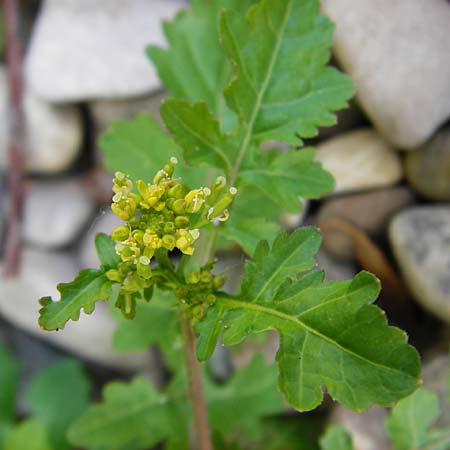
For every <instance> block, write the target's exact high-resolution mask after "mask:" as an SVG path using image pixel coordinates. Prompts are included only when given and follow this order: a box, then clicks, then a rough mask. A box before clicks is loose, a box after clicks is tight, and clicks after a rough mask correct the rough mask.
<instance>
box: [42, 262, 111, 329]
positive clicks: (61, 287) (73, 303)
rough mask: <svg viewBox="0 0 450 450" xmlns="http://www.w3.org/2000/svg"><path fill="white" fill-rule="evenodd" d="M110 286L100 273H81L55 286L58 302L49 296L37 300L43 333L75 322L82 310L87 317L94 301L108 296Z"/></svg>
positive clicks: (100, 271) (87, 271) (85, 271)
mask: <svg viewBox="0 0 450 450" xmlns="http://www.w3.org/2000/svg"><path fill="white" fill-rule="evenodd" d="M112 284H113V283H112V282H111V281H110V280H108V279H107V278H106V276H105V274H104V271H102V270H94V269H84V270H82V271H81V272H80V273H79V274H78V276H77V277H76V278H75V279H74V280H73V281H71V282H70V283H60V284H58V286H57V288H58V291H59V292H60V294H61V299H60V300H59V301H53V300H52V298H51V297H43V298H41V300H39V303H40V304H41V306H42V308H41V309H40V310H39V325H40V326H41V327H42V328H44V329H45V330H49V331H50V330H58V329H61V328H64V325H65V324H66V322H67V321H69V320H78V318H79V317H80V312H81V310H82V309H83V310H84V312H85V313H86V314H91V313H92V311H94V308H95V303H96V302H97V301H99V300H107V299H108V297H109V296H110V295H111V288H112Z"/></svg>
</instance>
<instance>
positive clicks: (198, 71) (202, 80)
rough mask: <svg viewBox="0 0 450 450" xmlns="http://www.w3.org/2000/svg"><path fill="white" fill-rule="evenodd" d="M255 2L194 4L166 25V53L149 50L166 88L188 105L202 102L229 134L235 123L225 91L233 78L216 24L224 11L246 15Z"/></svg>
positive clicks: (217, 0)
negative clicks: (167, 44) (231, 77)
mask: <svg viewBox="0 0 450 450" xmlns="http://www.w3.org/2000/svg"><path fill="white" fill-rule="evenodd" d="M252 3H254V0H193V1H192V2H191V4H190V7H189V8H188V9H186V10H185V11H182V12H180V13H179V14H177V16H176V17H175V19H174V20H172V21H170V22H166V23H165V24H164V32H165V35H166V38H167V41H168V43H169V46H168V48H167V49H163V48H158V47H154V46H150V47H149V48H148V50H147V53H148V55H149V56H150V58H151V59H152V61H153V62H154V63H155V65H156V68H157V70H158V74H159V77H160V78H161V80H162V82H163V84H164V86H165V88H166V89H167V90H168V91H169V93H170V94H172V95H173V96H175V97H178V98H184V99H186V100H187V101H189V102H196V101H199V100H203V101H204V102H205V103H206V104H207V105H208V108H209V109H210V111H212V112H213V114H214V115H215V116H216V117H218V118H219V119H220V122H221V123H222V124H223V127H224V129H226V130H228V129H231V128H232V127H233V125H234V124H235V123H236V116H235V114H234V113H233V112H232V111H231V110H230V109H229V108H228V107H227V105H226V102H225V99H224V97H223V93H222V90H223V88H224V86H225V83H227V82H228V80H229V78H230V74H231V67H230V63H229V62H228V61H227V58H226V56H225V53H224V51H223V49H222V47H221V46H220V43H219V35H218V30H217V23H218V19H219V15H220V12H221V10H222V9H223V8H226V9H235V10H237V11H238V12H240V13H241V14H244V13H245V11H246V10H247V8H248V7H249V5H251V4H252Z"/></svg>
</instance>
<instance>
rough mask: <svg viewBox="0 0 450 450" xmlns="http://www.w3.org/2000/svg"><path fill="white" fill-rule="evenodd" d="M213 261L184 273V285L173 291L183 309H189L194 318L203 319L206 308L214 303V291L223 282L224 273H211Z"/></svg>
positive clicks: (220, 286)
mask: <svg viewBox="0 0 450 450" xmlns="http://www.w3.org/2000/svg"><path fill="white" fill-rule="evenodd" d="M213 266H214V263H208V264H206V265H205V266H203V267H202V268H201V269H200V270H199V271H195V272H189V273H188V274H187V275H186V283H187V284H185V285H181V286H179V287H178V288H177V290H176V291H175V294H176V296H177V298H179V299H180V301H181V304H182V305H183V306H184V307H185V309H187V310H189V311H190V313H191V316H192V318H193V319H194V320H196V321H198V320H201V319H203V317H204V316H205V313H206V310H207V309H208V308H209V307H210V306H212V305H214V304H215V303H216V295H215V294H216V292H217V291H219V290H220V288H222V287H223V285H224V284H225V275H223V274H221V275H217V276H215V275H213V274H212V269H213Z"/></svg>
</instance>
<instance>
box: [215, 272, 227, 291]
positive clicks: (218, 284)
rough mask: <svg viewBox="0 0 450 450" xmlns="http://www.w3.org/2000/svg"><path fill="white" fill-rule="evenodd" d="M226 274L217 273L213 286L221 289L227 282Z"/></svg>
mask: <svg viewBox="0 0 450 450" xmlns="http://www.w3.org/2000/svg"><path fill="white" fill-rule="evenodd" d="M226 279H227V278H226V276H225V275H223V274H222V275H217V276H216V277H214V278H213V287H214V289H215V290H216V291H218V290H219V289H221V288H222V287H223V285H224V284H225V281H226Z"/></svg>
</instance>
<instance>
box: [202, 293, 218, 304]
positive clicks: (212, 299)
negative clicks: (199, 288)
mask: <svg viewBox="0 0 450 450" xmlns="http://www.w3.org/2000/svg"><path fill="white" fill-rule="evenodd" d="M205 301H206V303H208V305H214V303H216V296H215V295H213V294H208V295H207V296H206V298H205Z"/></svg>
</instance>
